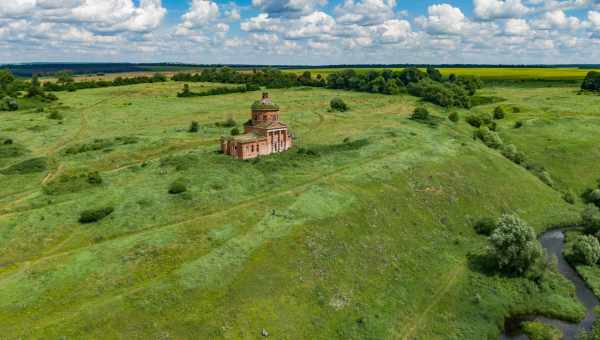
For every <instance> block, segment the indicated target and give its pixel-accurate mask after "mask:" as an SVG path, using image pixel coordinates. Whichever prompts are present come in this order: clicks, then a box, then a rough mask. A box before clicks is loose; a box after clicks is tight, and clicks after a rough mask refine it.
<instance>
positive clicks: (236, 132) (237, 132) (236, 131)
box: [230, 127, 240, 136]
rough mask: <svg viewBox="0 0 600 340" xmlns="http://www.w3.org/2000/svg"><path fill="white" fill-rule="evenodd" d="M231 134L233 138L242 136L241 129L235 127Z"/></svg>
mask: <svg viewBox="0 0 600 340" xmlns="http://www.w3.org/2000/svg"><path fill="white" fill-rule="evenodd" d="M230 133H231V135H232V136H237V135H239V134H240V129H238V128H236V127H234V128H233V129H231V132H230Z"/></svg>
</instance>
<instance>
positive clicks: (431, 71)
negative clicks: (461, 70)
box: [427, 66, 444, 82]
mask: <svg viewBox="0 0 600 340" xmlns="http://www.w3.org/2000/svg"><path fill="white" fill-rule="evenodd" d="M427 75H428V76H429V78H430V79H431V80H433V81H438V82H439V81H442V80H443V78H444V77H442V72H440V71H439V70H438V69H436V68H434V67H432V66H429V67H428V68H427Z"/></svg>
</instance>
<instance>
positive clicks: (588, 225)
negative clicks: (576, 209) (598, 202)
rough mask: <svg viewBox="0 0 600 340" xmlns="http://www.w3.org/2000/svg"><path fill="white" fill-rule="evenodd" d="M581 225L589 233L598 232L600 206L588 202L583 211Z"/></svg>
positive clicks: (599, 226) (599, 227) (599, 228)
mask: <svg viewBox="0 0 600 340" xmlns="http://www.w3.org/2000/svg"><path fill="white" fill-rule="evenodd" d="M581 225H582V226H583V228H584V231H585V232H586V233H587V234H594V235H595V234H596V233H598V231H600V208H598V207H597V206H595V205H593V204H588V205H587V206H586V207H585V209H584V210H583V211H582V212H581Z"/></svg>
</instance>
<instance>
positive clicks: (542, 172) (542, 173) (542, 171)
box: [525, 163, 554, 187]
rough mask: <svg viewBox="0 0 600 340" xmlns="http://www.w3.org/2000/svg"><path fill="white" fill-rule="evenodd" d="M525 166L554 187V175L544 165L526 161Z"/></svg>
mask: <svg viewBox="0 0 600 340" xmlns="http://www.w3.org/2000/svg"><path fill="white" fill-rule="evenodd" d="M525 168H526V169H527V170H529V172H531V173H532V174H534V175H535V176H536V177H537V178H539V179H540V180H541V181H542V182H544V183H545V184H546V185H548V186H549V187H554V180H553V179H552V176H551V175H550V173H549V172H548V171H547V170H546V168H544V167H543V166H541V165H538V164H535V163H526V164H525Z"/></svg>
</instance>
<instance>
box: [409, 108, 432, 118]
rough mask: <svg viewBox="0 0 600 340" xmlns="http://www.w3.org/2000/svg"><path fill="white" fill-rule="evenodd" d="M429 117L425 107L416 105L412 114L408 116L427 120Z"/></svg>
mask: <svg viewBox="0 0 600 340" xmlns="http://www.w3.org/2000/svg"><path fill="white" fill-rule="evenodd" d="M429 117H430V115H429V111H428V110H427V109H426V108H424V107H417V108H415V110H414V111H413V113H412V115H411V116H410V119H414V120H427V119H429Z"/></svg>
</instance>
